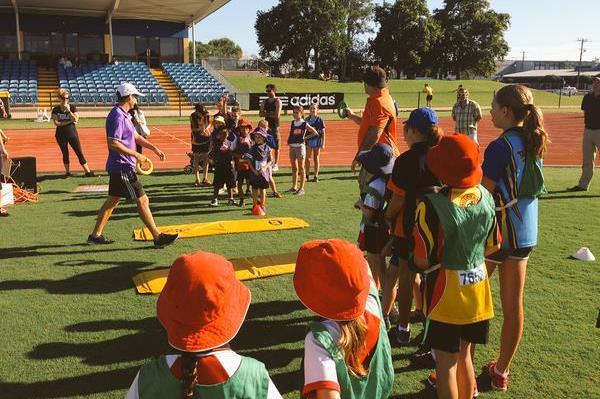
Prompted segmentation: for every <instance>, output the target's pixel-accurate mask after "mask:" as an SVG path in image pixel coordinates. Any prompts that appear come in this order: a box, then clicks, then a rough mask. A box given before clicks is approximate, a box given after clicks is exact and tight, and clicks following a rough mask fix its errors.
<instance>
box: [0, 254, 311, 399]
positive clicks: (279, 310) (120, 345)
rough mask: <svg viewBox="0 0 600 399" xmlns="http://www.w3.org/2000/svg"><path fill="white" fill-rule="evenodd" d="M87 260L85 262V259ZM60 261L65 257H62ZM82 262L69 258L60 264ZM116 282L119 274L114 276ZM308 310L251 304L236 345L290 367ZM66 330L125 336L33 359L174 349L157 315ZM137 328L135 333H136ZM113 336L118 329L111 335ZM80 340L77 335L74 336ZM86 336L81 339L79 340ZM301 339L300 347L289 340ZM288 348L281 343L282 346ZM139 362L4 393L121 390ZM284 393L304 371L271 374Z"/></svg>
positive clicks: (109, 357) (103, 360)
mask: <svg viewBox="0 0 600 399" xmlns="http://www.w3.org/2000/svg"><path fill="white" fill-rule="evenodd" d="M81 262H84V261H81ZM59 263H60V262H59ZM74 264H75V265H80V263H73V261H67V262H62V263H60V266H71V265H74ZM113 273H114V272H113ZM111 280H114V281H116V280H117V278H114V277H113V278H111ZM300 310H304V306H303V305H302V304H301V303H300V302H298V301H296V300H290V301H272V302H263V303H257V304H253V305H251V306H250V309H249V312H248V316H247V320H246V322H245V323H244V325H243V326H242V329H241V330H240V332H239V334H238V335H237V336H236V338H235V339H234V341H233V342H232V344H231V346H232V348H233V349H234V350H236V351H239V353H240V354H243V355H245V356H251V357H255V358H256V359H258V360H260V361H262V362H264V363H265V364H266V365H267V367H268V368H270V369H275V368H280V367H286V366H287V365H289V364H290V362H292V361H294V359H297V358H300V357H301V356H302V351H303V349H302V347H301V342H302V340H303V338H304V335H305V333H306V324H307V322H308V321H309V320H311V319H312V317H309V316H308V312H306V314H299V315H298V316H299V317H291V318H289V315H290V314H291V313H294V312H296V311H300ZM277 316H284V317H288V318H286V319H276V320H272V319H270V317H277ZM64 330H65V331H66V332H67V333H69V335H71V334H80V333H96V334H93V336H97V335H99V334H98V333H102V332H110V331H113V332H114V331H123V332H124V333H123V334H122V335H121V336H118V337H116V338H111V339H107V340H103V341H93V342H83V343H82V342H51V343H44V344H40V345H37V346H36V347H35V348H33V350H32V351H31V352H29V353H28V354H27V355H28V357H29V358H30V359H34V360H52V359H61V358H79V359H81V361H82V363H84V364H86V365H90V366H110V365H118V364H120V363H124V362H138V361H140V362H141V361H143V360H146V359H148V360H149V359H150V358H152V357H156V356H160V355H162V354H165V353H172V352H173V349H171V348H170V347H169V346H168V343H167V338H166V334H165V332H164V330H163V328H162V327H161V325H160V323H159V321H158V319H157V318H156V317H147V318H143V319H140V320H120V319H116V320H97V321H89V322H82V323H77V324H72V325H69V326H66V327H65V328H64ZM132 331H134V332H132ZM111 335H113V336H114V334H111ZM73 341H75V339H74V340H73ZM77 341H81V339H77ZM295 342H297V345H295V346H296V348H295V349H290V348H289V347H286V346H289V345H288V344H290V343H295ZM282 345H283V346H284V347H280V346H282ZM137 371H138V368H137V367H130V368H123V369H117V370H112V371H102V372H96V373H91V374H88V375H82V376H77V377H69V378H63V379H58V380H53V381H39V382H34V383H30V384H27V383H3V384H2V385H0V389H1V390H2V393H3V397H4V394H6V397H11V398H33V397H36V398H64V397H70V396H82V395H83V396H90V395H93V394H99V393H104V392H110V391H114V390H117V389H126V388H128V387H129V386H130V385H131V382H132V381H133V379H134V377H135V374H136V372H137ZM272 377H273V381H274V382H275V384H276V386H277V387H278V388H279V389H280V391H281V392H283V393H287V392H292V391H295V390H298V387H299V381H300V380H299V372H298V371H287V372H283V373H279V374H275V375H273V376H272Z"/></svg>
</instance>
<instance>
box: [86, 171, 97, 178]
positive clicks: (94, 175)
mask: <svg viewBox="0 0 600 399" xmlns="http://www.w3.org/2000/svg"><path fill="white" fill-rule="evenodd" d="M85 177H96V174H95V173H94V172H92V171H89V172H85Z"/></svg>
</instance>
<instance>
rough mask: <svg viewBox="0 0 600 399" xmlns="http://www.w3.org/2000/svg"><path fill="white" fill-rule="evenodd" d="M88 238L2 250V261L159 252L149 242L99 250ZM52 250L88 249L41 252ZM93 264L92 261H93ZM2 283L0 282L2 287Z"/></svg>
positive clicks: (112, 263)
mask: <svg viewBox="0 0 600 399" xmlns="http://www.w3.org/2000/svg"><path fill="white" fill-rule="evenodd" d="M86 239H87V237H82V240H81V241H82V243H81V244H68V245H35V246H31V247H12V248H2V259H9V258H27V257H31V256H46V255H47V256H57V255H77V254H81V255H90V254H92V255H93V254H94V253H105V252H122V251H131V250H132V249H135V250H136V251H145V250H157V249H156V248H154V246H153V245H152V244H151V243H150V244H148V243H147V242H143V243H140V244H141V245H140V247H138V248H131V247H128V248H114V247H111V246H110V245H109V246H108V248H105V249H99V248H98V247H97V246H89V245H87V244H85V241H84V240H86ZM51 248H87V250H85V251H84V250H81V251H73V250H65V251H40V249H51ZM91 262H92V261H91ZM93 262H94V263H93V264H102V263H105V264H110V265H114V264H115V263H118V262H96V261H93ZM1 284H2V282H0V285H1Z"/></svg>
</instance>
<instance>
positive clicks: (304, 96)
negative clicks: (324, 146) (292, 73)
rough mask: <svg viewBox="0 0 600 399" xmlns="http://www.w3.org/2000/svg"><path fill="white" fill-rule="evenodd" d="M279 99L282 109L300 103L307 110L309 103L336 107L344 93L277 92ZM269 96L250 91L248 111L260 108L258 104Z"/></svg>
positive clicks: (321, 106)
mask: <svg viewBox="0 0 600 399" xmlns="http://www.w3.org/2000/svg"><path fill="white" fill-rule="evenodd" d="M277 97H279V98H280V99H281V103H282V110H284V111H285V110H291V109H292V108H294V107H295V106H297V105H301V106H302V107H304V109H306V110H307V111H308V108H309V107H310V105H311V104H313V103H315V104H318V105H319V108H320V109H336V108H337V107H338V104H339V103H341V102H342V101H343V100H344V93H277ZM267 98H269V97H268V96H267V95H266V94H265V93H250V111H258V110H260V104H261V103H262V102H263V101H265V100H266V99H267Z"/></svg>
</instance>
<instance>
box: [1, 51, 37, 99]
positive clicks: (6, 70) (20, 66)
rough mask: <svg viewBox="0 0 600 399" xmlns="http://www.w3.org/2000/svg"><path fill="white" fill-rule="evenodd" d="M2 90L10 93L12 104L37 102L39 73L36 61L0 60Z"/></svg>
mask: <svg viewBox="0 0 600 399" xmlns="http://www.w3.org/2000/svg"><path fill="white" fill-rule="evenodd" d="M0 91H8V92H9V93H10V102H11V104H33V103H37V98H38V97H37V91H38V74H37V65H36V63H35V61H18V60H0Z"/></svg>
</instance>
